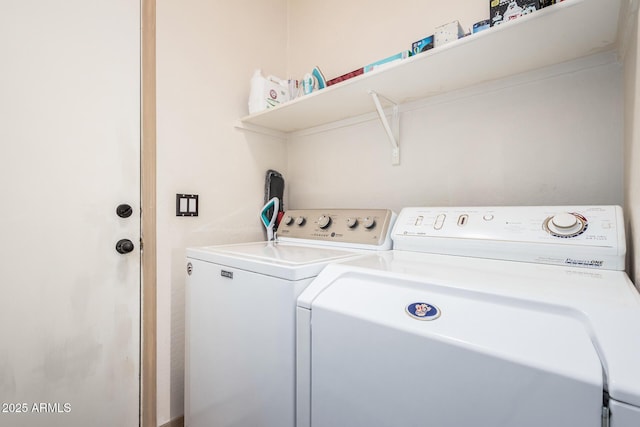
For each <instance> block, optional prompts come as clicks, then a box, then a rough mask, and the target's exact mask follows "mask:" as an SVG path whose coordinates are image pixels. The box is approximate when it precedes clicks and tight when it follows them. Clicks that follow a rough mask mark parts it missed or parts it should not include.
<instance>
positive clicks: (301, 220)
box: [296, 216, 306, 226]
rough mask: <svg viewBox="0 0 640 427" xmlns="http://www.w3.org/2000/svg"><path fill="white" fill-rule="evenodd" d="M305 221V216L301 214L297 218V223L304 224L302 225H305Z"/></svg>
mask: <svg viewBox="0 0 640 427" xmlns="http://www.w3.org/2000/svg"><path fill="white" fill-rule="evenodd" d="M305 222H306V219H304V217H303V216H299V217H298V218H296V224H297V225H300V226H302V225H304V223H305Z"/></svg>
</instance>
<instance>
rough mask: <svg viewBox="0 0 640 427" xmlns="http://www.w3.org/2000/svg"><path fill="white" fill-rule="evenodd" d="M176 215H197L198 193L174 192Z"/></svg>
mask: <svg viewBox="0 0 640 427" xmlns="http://www.w3.org/2000/svg"><path fill="white" fill-rule="evenodd" d="M176 216H198V195H197V194H176Z"/></svg>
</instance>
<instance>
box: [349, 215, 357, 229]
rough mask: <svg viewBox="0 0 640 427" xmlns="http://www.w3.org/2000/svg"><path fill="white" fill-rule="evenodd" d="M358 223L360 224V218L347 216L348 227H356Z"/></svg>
mask: <svg viewBox="0 0 640 427" xmlns="http://www.w3.org/2000/svg"><path fill="white" fill-rule="evenodd" d="M356 225H358V218H354V217H350V218H347V227H349V228H354V227H355V226H356Z"/></svg>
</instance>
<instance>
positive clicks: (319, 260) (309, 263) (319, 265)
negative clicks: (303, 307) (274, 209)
mask: <svg viewBox="0 0 640 427" xmlns="http://www.w3.org/2000/svg"><path fill="white" fill-rule="evenodd" d="M359 256H362V252H361V251H355V250H343V249H335V248H329V247H325V246H314V245H301V244H294V243H282V242H254V243H241V244H233V245H221V246H206V247H200V248H188V249H187V257H189V258H193V259H199V260H202V261H207V262H212V263H215V264H221V265H225V266H229V267H234V268H239V269H242V270H247V271H252V272H255V273H260V274H266V275H269V276H274V277H279V278H282V279H287V280H300V279H305V278H308V277H314V276H317V275H318V273H319V272H320V271H321V270H322V269H323V268H324V267H325V266H326V265H327V264H328V263H331V262H338V261H344V260H346V259H351V258H354V257H359Z"/></svg>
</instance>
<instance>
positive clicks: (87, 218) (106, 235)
mask: <svg viewBox="0 0 640 427" xmlns="http://www.w3.org/2000/svg"><path fill="white" fill-rule="evenodd" d="M139 33H140V4H139V2H137V1H135V0H65V1H51V0H0V190H1V191H0V200H1V201H0V325H1V327H0V404H1V405H2V407H1V408H0V426H29V427H34V426H65V427H66V426H72V427H74V426H78V427H79V426H83V427H84V426H92V427H94V426H105V427H106V426H110V427H112V426H119V427H127V426H134V425H138V424H139V422H138V419H139V416H138V414H139V403H138V400H139V372H140V363H139V342H140V333H139V329H140V308H139V307H140V252H139V234H140V231H139V230H140V219H139V210H140V207H139V199H140V197H139V193H140V183H139V162H140V155H139V151H140V149H139V147H140V119H139V117H140V84H139V81H140V65H139V64H140V36H139ZM124 203H126V204H129V205H130V206H131V207H132V212H133V214H132V215H131V216H130V217H128V218H120V217H118V216H117V215H116V207H117V206H118V205H119V204H124ZM120 239H129V240H131V241H132V242H133V243H134V245H135V248H134V250H133V251H132V252H130V253H128V254H120V253H118V252H117V251H116V242H117V241H118V240H120Z"/></svg>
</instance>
